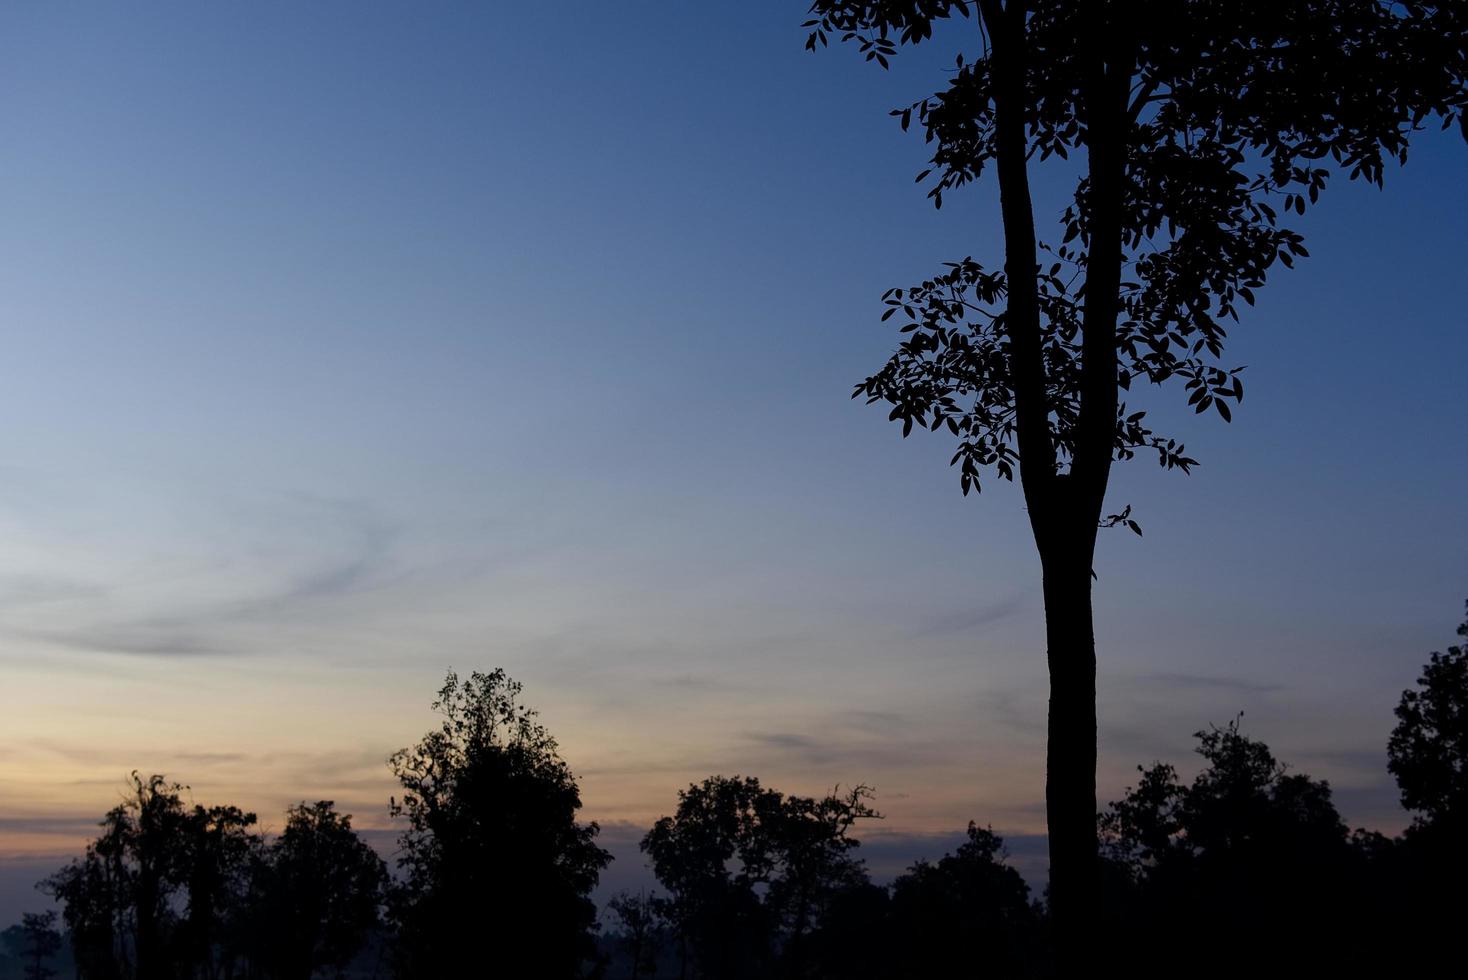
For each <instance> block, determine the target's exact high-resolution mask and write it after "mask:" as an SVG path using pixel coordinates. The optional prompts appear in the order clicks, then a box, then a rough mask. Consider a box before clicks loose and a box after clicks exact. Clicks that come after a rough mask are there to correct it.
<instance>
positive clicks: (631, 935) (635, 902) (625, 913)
mask: <svg viewBox="0 0 1468 980" xmlns="http://www.w3.org/2000/svg"><path fill="white" fill-rule="evenodd" d="M607 911H608V912H610V913H611V915H612V918H613V920H615V921H616V923H617V927H618V930H617V931H618V932H619V933H620V934H621V942H622V946H623V947H624V948H625V949H626V952H627V960H628V962H629V963H630V964H631V971H632V972H631V974H630V975H631V980H639V978H641V977H643V976H651V975H652V974H653V973H655V972H656V971H657V961H658V938H659V937H658V933H659V931H660V930H661V928H662V921H663V915H662V903H661V902H659V901H658V899H656V898H652V897H649V896H648V895H647V894H646V893H645V892H638V893H637V894H636V895H633V894H630V893H628V892H625V891H624V892H619V893H617V894H616V895H614V896H612V898H611V900H610V901H609V902H607Z"/></svg>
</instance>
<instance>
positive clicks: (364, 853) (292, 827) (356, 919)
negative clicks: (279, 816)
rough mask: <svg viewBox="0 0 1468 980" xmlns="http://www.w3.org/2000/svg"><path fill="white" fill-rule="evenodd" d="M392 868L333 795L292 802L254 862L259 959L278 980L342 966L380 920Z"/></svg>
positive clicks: (303, 978) (297, 979)
mask: <svg viewBox="0 0 1468 980" xmlns="http://www.w3.org/2000/svg"><path fill="white" fill-rule="evenodd" d="M386 884H387V868H386V866H385V865H384V864H383V861H382V858H380V857H378V856H377V852H376V851H374V850H372V848H371V847H370V846H368V844H367V842H366V841H364V840H362V838H361V837H360V836H358V835H357V833H356V831H354V830H353V829H352V818H351V816H350V815H347V814H342V813H338V812H337V811H336V809H335V807H334V804H333V803H332V801H330V800H322V801H319V802H317V803H311V804H307V803H301V804H299V805H298V806H293V807H291V808H290V810H289V812H288V814H287V817H286V824H285V829H284V830H283V831H281V834H280V836H279V837H277V838H275V840H273V841H271V843H270V845H269V847H268V848H266V849H265V850H264V852H263V853H262V854H261V859H260V861H259V862H258V863H257V864H256V867H255V882H254V885H253V889H252V902H253V904H254V905H255V907H256V908H257V910H258V914H257V916H256V923H257V924H256V926H255V929H254V930H253V934H252V937H251V938H252V945H254V946H255V948H256V950H257V953H256V958H257V959H258V960H259V961H260V962H261V963H262V964H264V965H266V966H267V967H268V970H267V973H268V975H269V976H270V977H272V978H274V980H310V978H311V977H313V976H315V975H316V974H317V972H318V971H341V970H343V969H344V968H345V967H346V966H347V964H348V963H350V962H351V960H352V958H353V957H354V956H356V955H357V953H358V951H359V950H361V948H362V947H363V945H364V944H365V942H366V940H367V937H368V936H369V935H370V934H371V933H372V931H373V930H374V929H376V927H377V926H378V924H379V921H380V920H379V909H380V907H381V904H382V900H383V897H384V889H385V887H386Z"/></svg>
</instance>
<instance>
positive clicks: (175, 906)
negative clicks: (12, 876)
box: [43, 772, 258, 980]
mask: <svg viewBox="0 0 1468 980" xmlns="http://www.w3.org/2000/svg"><path fill="white" fill-rule="evenodd" d="M131 781H132V789H131V792H130V795H129V797H128V799H127V800H126V801H124V802H123V803H122V804H120V805H118V806H116V807H114V808H113V809H112V810H110V811H109V812H108V813H107V815H106V816H105V817H104V818H103V820H102V824H101V826H102V833H101V834H100V835H99V836H98V837H97V838H96V840H94V841H92V842H91V843H90V844H88V845H87V850H86V854H85V855H84V856H83V857H82V858H81V859H80V860H77V861H73V862H72V863H71V864H70V865H68V866H67V867H65V868H62V869H61V870H60V871H58V872H57V873H56V874H55V875H53V876H52V877H51V878H49V879H47V881H46V882H44V883H43V887H44V888H45V889H46V890H47V891H48V892H49V893H50V894H51V895H52V896H53V897H54V898H56V900H57V901H59V902H61V903H62V906H63V910H64V911H63V913H62V918H63V920H64V921H65V922H66V925H67V929H68V930H69V931H70V933H71V942H72V951H73V955H74V957H75V959H76V966H77V974H78V976H79V977H81V978H82V980H94V978H95V980H130V978H138V980H147V978H152V977H181V978H192V977H201V978H210V980H212V978H214V977H216V976H219V975H220V974H221V973H224V972H227V971H228V970H230V969H232V968H233V965H234V964H233V961H234V959H235V957H236V956H238V955H239V950H238V947H237V946H233V945H232V944H231V943H230V941H229V940H230V939H231V938H232V937H231V932H232V931H233V929H234V928H235V925H236V920H237V917H238V915H239V914H240V913H241V911H242V910H243V909H244V896H245V894H246V892H247V888H248V885H247V879H248V869H249V864H250V857H251V854H252V853H253V851H254V849H255V848H256V846H257V844H258V841H257V839H256V838H254V837H253V836H252V835H251V834H250V831H249V828H250V827H251V826H253V825H254V823H255V815H254V814H253V813H245V812H244V811H242V810H240V809H239V808H237V807H232V806H229V807H212V808H205V807H202V806H194V807H193V808H192V809H190V808H188V807H186V806H185V805H184V802H183V799H182V797H181V796H180V793H181V792H182V791H183V790H184V789H185V788H186V787H184V786H182V785H181V784H179V783H170V782H168V780H167V779H166V778H164V777H163V776H160V775H153V776H149V777H148V778H147V779H144V778H142V777H141V776H139V775H138V773H136V772H134V773H133V774H132V777H131Z"/></svg>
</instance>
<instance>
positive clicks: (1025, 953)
mask: <svg viewBox="0 0 1468 980" xmlns="http://www.w3.org/2000/svg"><path fill="white" fill-rule="evenodd" d="M1003 845H1004V841H1003V838H1001V837H999V836H998V835H997V834H995V833H994V832H993V830H992V829H988V828H980V827H979V826H978V825H977V824H974V823H970V824H969V825H968V839H967V840H966V841H965V842H964V843H963V844H962V845H960V846H959V848H958V850H957V851H956V852H955V853H953V854H946V855H944V856H943V858H942V859H940V860H939V861H938V862H937V863H936V864H930V863H928V862H926V861H919V862H917V863H916V864H914V865H913V866H912V868H911V869H910V870H909V871H908V872H907V873H906V874H904V875H902V876H901V877H899V878H898V879H897V880H896V881H895V882H893V884H892V913H891V914H892V920H893V924H892V930H893V934H894V939H895V941H896V943H897V947H898V949H900V950H901V951H902V954H901V956H900V958H899V963H898V966H897V969H896V971H895V975H896V976H899V977H904V978H909V977H910V978H912V980H919V978H922V977H941V976H962V975H966V974H968V973H971V972H973V971H974V967H975V965H976V960H978V961H979V962H981V963H982V966H983V972H984V973H985V975H990V976H995V977H1016V976H1024V975H1026V974H1027V973H1028V972H1029V971H1031V970H1032V969H1033V968H1034V963H1033V961H1034V960H1035V958H1036V952H1037V946H1038V942H1039V924H1040V917H1039V914H1038V912H1037V910H1036V909H1035V907H1034V905H1033V904H1032V903H1031V901H1030V888H1029V885H1027V884H1025V880H1024V878H1022V877H1021V876H1020V874H1019V872H1018V871H1016V870H1015V869H1014V868H1011V867H1010V866H1009V865H1007V864H1005V863H1004V859H1003Z"/></svg>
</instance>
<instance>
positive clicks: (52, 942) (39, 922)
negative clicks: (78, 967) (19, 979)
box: [4, 911, 61, 980]
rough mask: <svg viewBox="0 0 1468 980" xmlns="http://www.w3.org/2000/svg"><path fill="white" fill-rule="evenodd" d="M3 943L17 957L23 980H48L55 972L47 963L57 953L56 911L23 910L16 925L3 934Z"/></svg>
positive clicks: (58, 945)
mask: <svg viewBox="0 0 1468 980" xmlns="http://www.w3.org/2000/svg"><path fill="white" fill-rule="evenodd" d="M4 939H5V945H7V946H9V947H10V949H11V952H13V953H14V954H15V955H16V956H17V957H19V958H20V960H21V961H22V963H23V964H24V966H23V972H22V974H21V976H23V977H24V978H25V980H50V978H51V977H54V976H56V971H55V970H53V969H51V967H50V966H49V965H48V964H50V963H51V962H52V961H53V960H54V959H55V958H56V954H58V953H60V952H61V933H59V932H57V931H56V913H55V912H54V911H52V912H26V913H25V914H23V915H22V916H21V917H20V925H19V926H18V927H15V928H13V929H7V930H5V933H4Z"/></svg>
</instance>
